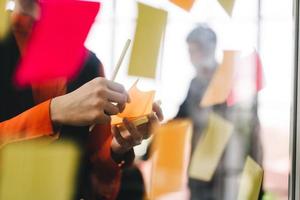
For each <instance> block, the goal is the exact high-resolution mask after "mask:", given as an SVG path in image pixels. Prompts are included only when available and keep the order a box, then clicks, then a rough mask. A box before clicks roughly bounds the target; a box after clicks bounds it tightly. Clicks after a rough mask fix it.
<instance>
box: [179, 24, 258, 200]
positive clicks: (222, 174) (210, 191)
mask: <svg viewBox="0 0 300 200" xmlns="http://www.w3.org/2000/svg"><path fill="white" fill-rule="evenodd" d="M186 41H187V44H188V49H189V55H190V60H191V63H192V65H193V66H194V67H195V71H196V76H195V77H194V78H193V80H192V81H191V84H190V87H189V91H188V94H187V97H186V99H185V100H184V102H183V103H182V104H181V106H180V108H179V111H178V113H177V116H176V118H190V119H191V120H192V122H193V126H194V127H193V128H194V130H193V137H192V144H191V155H193V153H194V150H195V148H196V145H197V143H198V141H199V139H200V137H201V135H202V133H203V131H204V130H205V129H206V127H207V125H208V117H209V114H210V113H211V112H214V113H216V114H218V115H220V116H222V117H223V118H225V119H226V120H229V121H231V122H232V123H233V124H236V126H235V131H234V134H233V136H232V137H235V139H236V138H237V141H238V143H239V145H240V146H239V148H240V147H244V146H245V145H246V144H247V145H249V146H250V147H251V148H250V149H247V148H246V147H245V148H244V149H240V151H241V152H243V153H245V155H242V157H239V158H241V159H242V160H239V162H238V163H236V164H233V165H234V167H233V168H234V169H233V168H232V167H229V166H233V165H232V164H231V165H228V160H230V159H228V157H230V156H231V157H232V156H233V157H235V155H232V154H230V152H227V149H228V148H226V149H225V152H224V154H223V156H222V158H221V160H220V162H219V164H218V166H217V169H216V172H215V174H214V176H213V178H212V180H211V181H208V182H207V181H201V180H197V179H193V178H189V180H188V186H189V189H190V199H191V200H199V199H201V200H222V199H224V200H225V199H232V198H228V196H227V194H228V193H230V195H229V196H231V197H233V199H234V198H237V189H235V190H234V191H233V190H230V189H228V188H229V187H226V186H227V185H228V180H233V179H234V180H237V179H238V177H239V175H240V174H241V172H242V169H243V164H244V160H243V159H245V158H246V156H247V155H250V156H252V157H253V158H254V159H255V160H256V161H257V162H258V163H259V164H261V160H262V158H261V157H262V156H261V154H262V148H261V143H260V139H259V137H258V129H257V127H259V121H258V117H257V113H256V114H255V113H252V111H247V112H251V115H252V114H253V117H252V119H251V120H249V119H243V118H242V117H241V118H239V120H243V127H239V126H240V125H239V124H238V123H237V122H236V119H234V116H236V114H239V113H240V112H241V111H237V112H236V111H235V107H238V105H237V106H233V107H230V108H229V107H227V105H226V104H225V103H223V104H219V105H214V106H211V107H205V108H204V107H200V106H199V103H200V102H201V99H202V98H203V96H204V93H205V91H206V89H207V87H208V85H209V83H210V81H211V79H212V77H213V75H214V73H215V71H216V69H217V67H218V62H217V61H216V47H217V36H216V34H215V32H214V31H213V30H212V29H211V28H210V27H208V26H207V25H205V24H200V25H198V26H197V27H196V28H195V29H193V30H192V31H191V32H190V33H189V34H188V36H187V39H186ZM253 106H254V107H255V106H257V104H255V105H253ZM237 110H238V109H237ZM256 110H257V109H256ZM245 126H247V127H249V129H245ZM251 129H254V130H251ZM244 130H247V131H248V130H249V133H248V132H247V133H245V131H244ZM239 132H242V134H241V135H250V138H245V137H241V135H240V134H239ZM241 138H242V139H241ZM232 141H233V139H231V140H230V141H229V143H230V142H232ZM235 143H236V142H235ZM230 145H231V144H228V146H230ZM228 146H227V147H228ZM233 146H234V145H233ZM233 174H234V175H233ZM234 183H235V184H236V182H234ZM233 187H234V188H238V185H235V186H233ZM261 194H262V193H261Z"/></svg>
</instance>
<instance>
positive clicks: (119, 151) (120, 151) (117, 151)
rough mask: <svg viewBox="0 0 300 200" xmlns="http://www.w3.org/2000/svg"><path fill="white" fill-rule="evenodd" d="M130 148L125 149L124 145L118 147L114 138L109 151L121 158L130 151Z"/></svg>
mask: <svg viewBox="0 0 300 200" xmlns="http://www.w3.org/2000/svg"><path fill="white" fill-rule="evenodd" d="M131 149H132V148H131V147H125V146H124V145H123V146H122V145H120V144H119V143H118V142H117V140H116V138H113V140H112V144H111V151H112V152H113V153H114V154H116V155H119V156H122V155H124V154H126V153H127V152H128V151H130V150H131Z"/></svg>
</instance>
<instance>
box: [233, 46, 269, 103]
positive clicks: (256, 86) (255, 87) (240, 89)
mask: <svg viewBox="0 0 300 200" xmlns="http://www.w3.org/2000/svg"><path fill="white" fill-rule="evenodd" d="M235 71H236V72H235V77H234V83H233V87H232V89H231V92H230V95H229V97H228V98H227V105H228V106H232V105H234V104H235V103H237V102H241V101H244V100H247V99H249V98H251V97H253V95H255V94H256V93H257V92H259V91H260V90H262V89H263V87H264V83H263V67H262V63H261V59H260V56H259V54H258V53H257V52H256V51H254V52H253V53H251V54H250V55H248V56H245V57H243V58H241V59H240V60H238V61H237V64H236V66H235Z"/></svg>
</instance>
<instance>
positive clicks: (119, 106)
mask: <svg viewBox="0 0 300 200" xmlns="http://www.w3.org/2000/svg"><path fill="white" fill-rule="evenodd" d="M117 106H118V108H119V111H120V113H121V112H123V111H124V110H125V107H126V105H125V104H117Z"/></svg>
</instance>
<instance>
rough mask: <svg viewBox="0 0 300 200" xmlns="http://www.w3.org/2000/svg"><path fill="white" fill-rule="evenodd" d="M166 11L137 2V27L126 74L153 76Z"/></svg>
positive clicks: (164, 24) (162, 34) (165, 20)
mask: <svg viewBox="0 0 300 200" xmlns="http://www.w3.org/2000/svg"><path fill="white" fill-rule="evenodd" d="M167 16H168V13H167V12H166V11H164V10H161V9H157V8H153V7H150V6H147V5H144V4H141V3H139V4H138V19H137V27H136V33H135V38H134V44H133V47H132V53H131V59H130V63H129V69H128V75H132V76H139V77H146V78H155V75H156V68H157V65H158V58H159V52H160V47H161V44H162V40H163V38H164V33H165V27H166V23H167Z"/></svg>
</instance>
